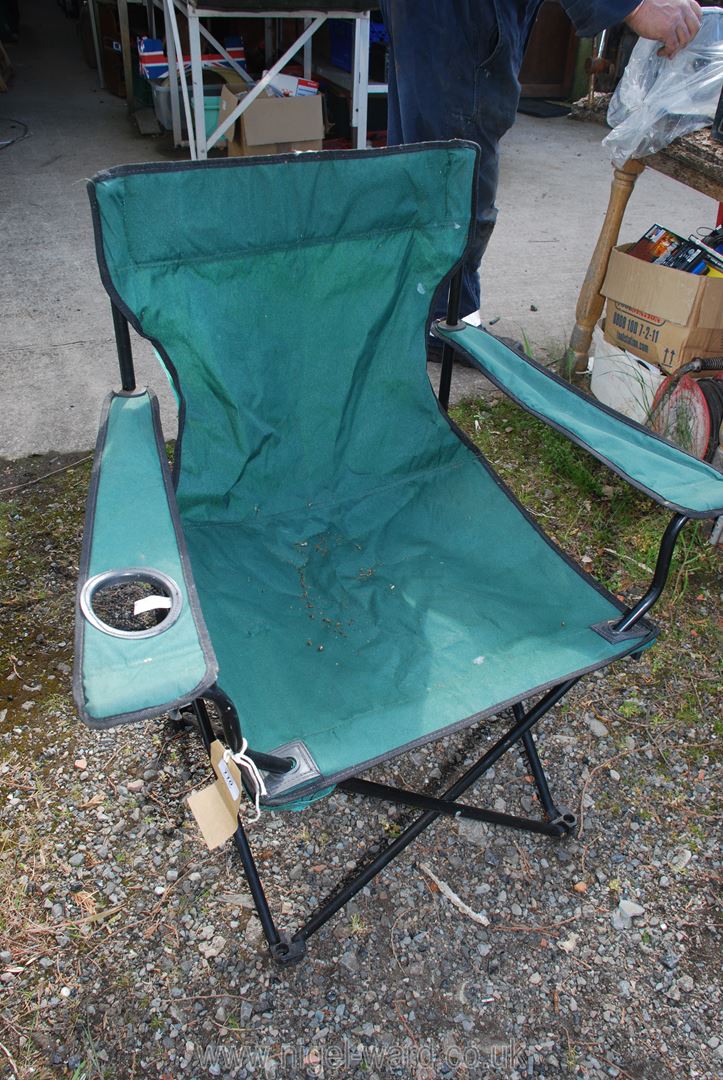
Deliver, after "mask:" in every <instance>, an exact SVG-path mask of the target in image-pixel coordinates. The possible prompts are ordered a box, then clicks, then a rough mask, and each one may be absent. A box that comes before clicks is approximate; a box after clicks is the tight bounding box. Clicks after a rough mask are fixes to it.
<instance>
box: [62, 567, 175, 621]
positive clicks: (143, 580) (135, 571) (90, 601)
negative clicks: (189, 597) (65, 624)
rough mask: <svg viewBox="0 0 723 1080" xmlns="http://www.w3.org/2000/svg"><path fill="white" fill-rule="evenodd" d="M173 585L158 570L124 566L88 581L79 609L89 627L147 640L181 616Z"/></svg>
mask: <svg viewBox="0 0 723 1080" xmlns="http://www.w3.org/2000/svg"><path fill="white" fill-rule="evenodd" d="M182 605H183V599H182V597H181V591H180V589H179V588H178V585H177V584H176V582H175V581H174V580H173V579H172V578H170V577H168V575H167V574H164V573H162V572H161V571H160V570H153V569H144V568H141V567H134V566H131V567H128V568H126V569H124V570H106V571H105V572H104V573H102V574H96V575H95V576H94V577H92V578H89V579H88V580H87V581H86V583H85V585H84V586H83V588H82V589H81V592H80V610H81V611H82V613H83V616H84V617H85V618H86V619H87V620H88V622H89V623H90V624H91V626H94V627H95V628H96V630H100V631H101V632H102V633H104V634H109V635H110V636H111V637H118V638H132V639H138V638H150V637H156V635H157V634H162V633H163V632H164V631H165V630H168V629H169V628H170V627H171V626H173V624H174V623H175V622H176V620H177V619H178V616H179V615H180V614H181V607H182Z"/></svg>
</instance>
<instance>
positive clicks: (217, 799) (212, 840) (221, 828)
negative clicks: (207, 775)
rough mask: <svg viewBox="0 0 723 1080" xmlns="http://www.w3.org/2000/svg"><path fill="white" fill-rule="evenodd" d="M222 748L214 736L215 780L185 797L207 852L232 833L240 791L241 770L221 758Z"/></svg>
mask: <svg viewBox="0 0 723 1080" xmlns="http://www.w3.org/2000/svg"><path fill="white" fill-rule="evenodd" d="M225 749H226V748H225V747H224V745H223V743H221V742H219V741H218V739H216V740H214V742H212V743H211V764H212V766H213V771H214V772H215V773H216V777H217V779H216V781H215V783H213V784H209V786H208V787H205V788H201V790H200V791H192V792H191V794H190V795H189V796H188V805H189V806H190V807H191V812H192V813H193V816H194V817H195V819H196V822H197V824H198V827H199V829H200V830H201V834H202V836H203V839H204V840H205V841H206V845H207V847H208V848H209V849H210V850H211V851H213V849H214V848H217V847H220V846H221V844H224V843H225V842H226V841H227V840H229V839H230V838H231V837H232V836H233V834H234V833H235V832H236V826H237V824H238V811H239V806H240V805H241V795H242V793H243V785H242V784H241V772H240V770H239V768H238V766H237V765H236V763H235V762H234V761H224V760H223V755H224V751H225Z"/></svg>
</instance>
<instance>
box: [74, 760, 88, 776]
mask: <svg viewBox="0 0 723 1080" xmlns="http://www.w3.org/2000/svg"><path fill="white" fill-rule="evenodd" d="M73 765H74V766H75V768H76V769H77V770H78V772H85V770H86V769H87V768H88V762H87V761H86V759H85V758H84V757H79V758H76V759H75V761H74V762H73Z"/></svg>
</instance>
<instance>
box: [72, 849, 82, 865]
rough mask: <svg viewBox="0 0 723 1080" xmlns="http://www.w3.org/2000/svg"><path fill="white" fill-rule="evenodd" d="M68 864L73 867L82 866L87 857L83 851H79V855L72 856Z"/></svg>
mask: <svg viewBox="0 0 723 1080" xmlns="http://www.w3.org/2000/svg"><path fill="white" fill-rule="evenodd" d="M68 862H69V863H70V865H71V866H82V865H83V863H84V862H85V855H84V854H83V853H82V851H79V852H78V853H77V855H71V856H70V858H69V859H68Z"/></svg>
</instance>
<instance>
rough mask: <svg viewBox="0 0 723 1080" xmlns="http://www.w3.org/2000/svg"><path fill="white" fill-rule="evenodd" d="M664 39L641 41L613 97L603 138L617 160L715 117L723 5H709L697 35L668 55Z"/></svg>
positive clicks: (722, 65) (651, 149) (722, 58)
mask: <svg viewBox="0 0 723 1080" xmlns="http://www.w3.org/2000/svg"><path fill="white" fill-rule="evenodd" d="M659 48H660V43H659V42H657V41H648V40H646V39H644V38H640V40H639V41H638V42H637V44H636V45H635V48H634V49H633V51H632V54H631V56H630V60H629V61H628V66H627V67H626V69H625V73H624V75H623V77H622V79H621V80H620V84H619V86H618V88H617V90H616V91H615V93H614V94H613V96H612V98H611V100H610V107H609V109H608V123H609V124H610V126H611V127H612V129H613V130H612V131H611V132H610V134H609V135H607V136H606V138H605V139H603V145H605V146H607V148H608V150H609V151H610V157H611V158H612V161H613V164H614V165H617V166H621V165H623V164H624V163H625V162H626V161H628V160H629V159H630V158H640V157H645V156H646V155H647V154H654V153H656V151H658V150H662V149H663V147H664V146H667V145H668V143H671V142H672V141H673V139H677V138H678V137H679V136H680V135H685V134H687V133H688V132H689V131H695V130H696V129H697V128H701V127H706V126H707V125H708V124H711V123H712V122H713V117H714V116H715V110H716V106H717V104H718V98H719V96H720V91H721V86H722V85H723V8H720V7H714V8H704V9H703V13H702V19H701V27H700V30H699V31H698V33H697V34H696V36H695V37H694V38H693V40H692V41H691V42H690V43H689V44H688V45H687V46H686V47H685V48H684V49H681V50H680V52H679V53H676V55H675V56H674V57H673V59H672V60H668V59H667V58H666V57H664V56H658V49H659Z"/></svg>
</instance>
